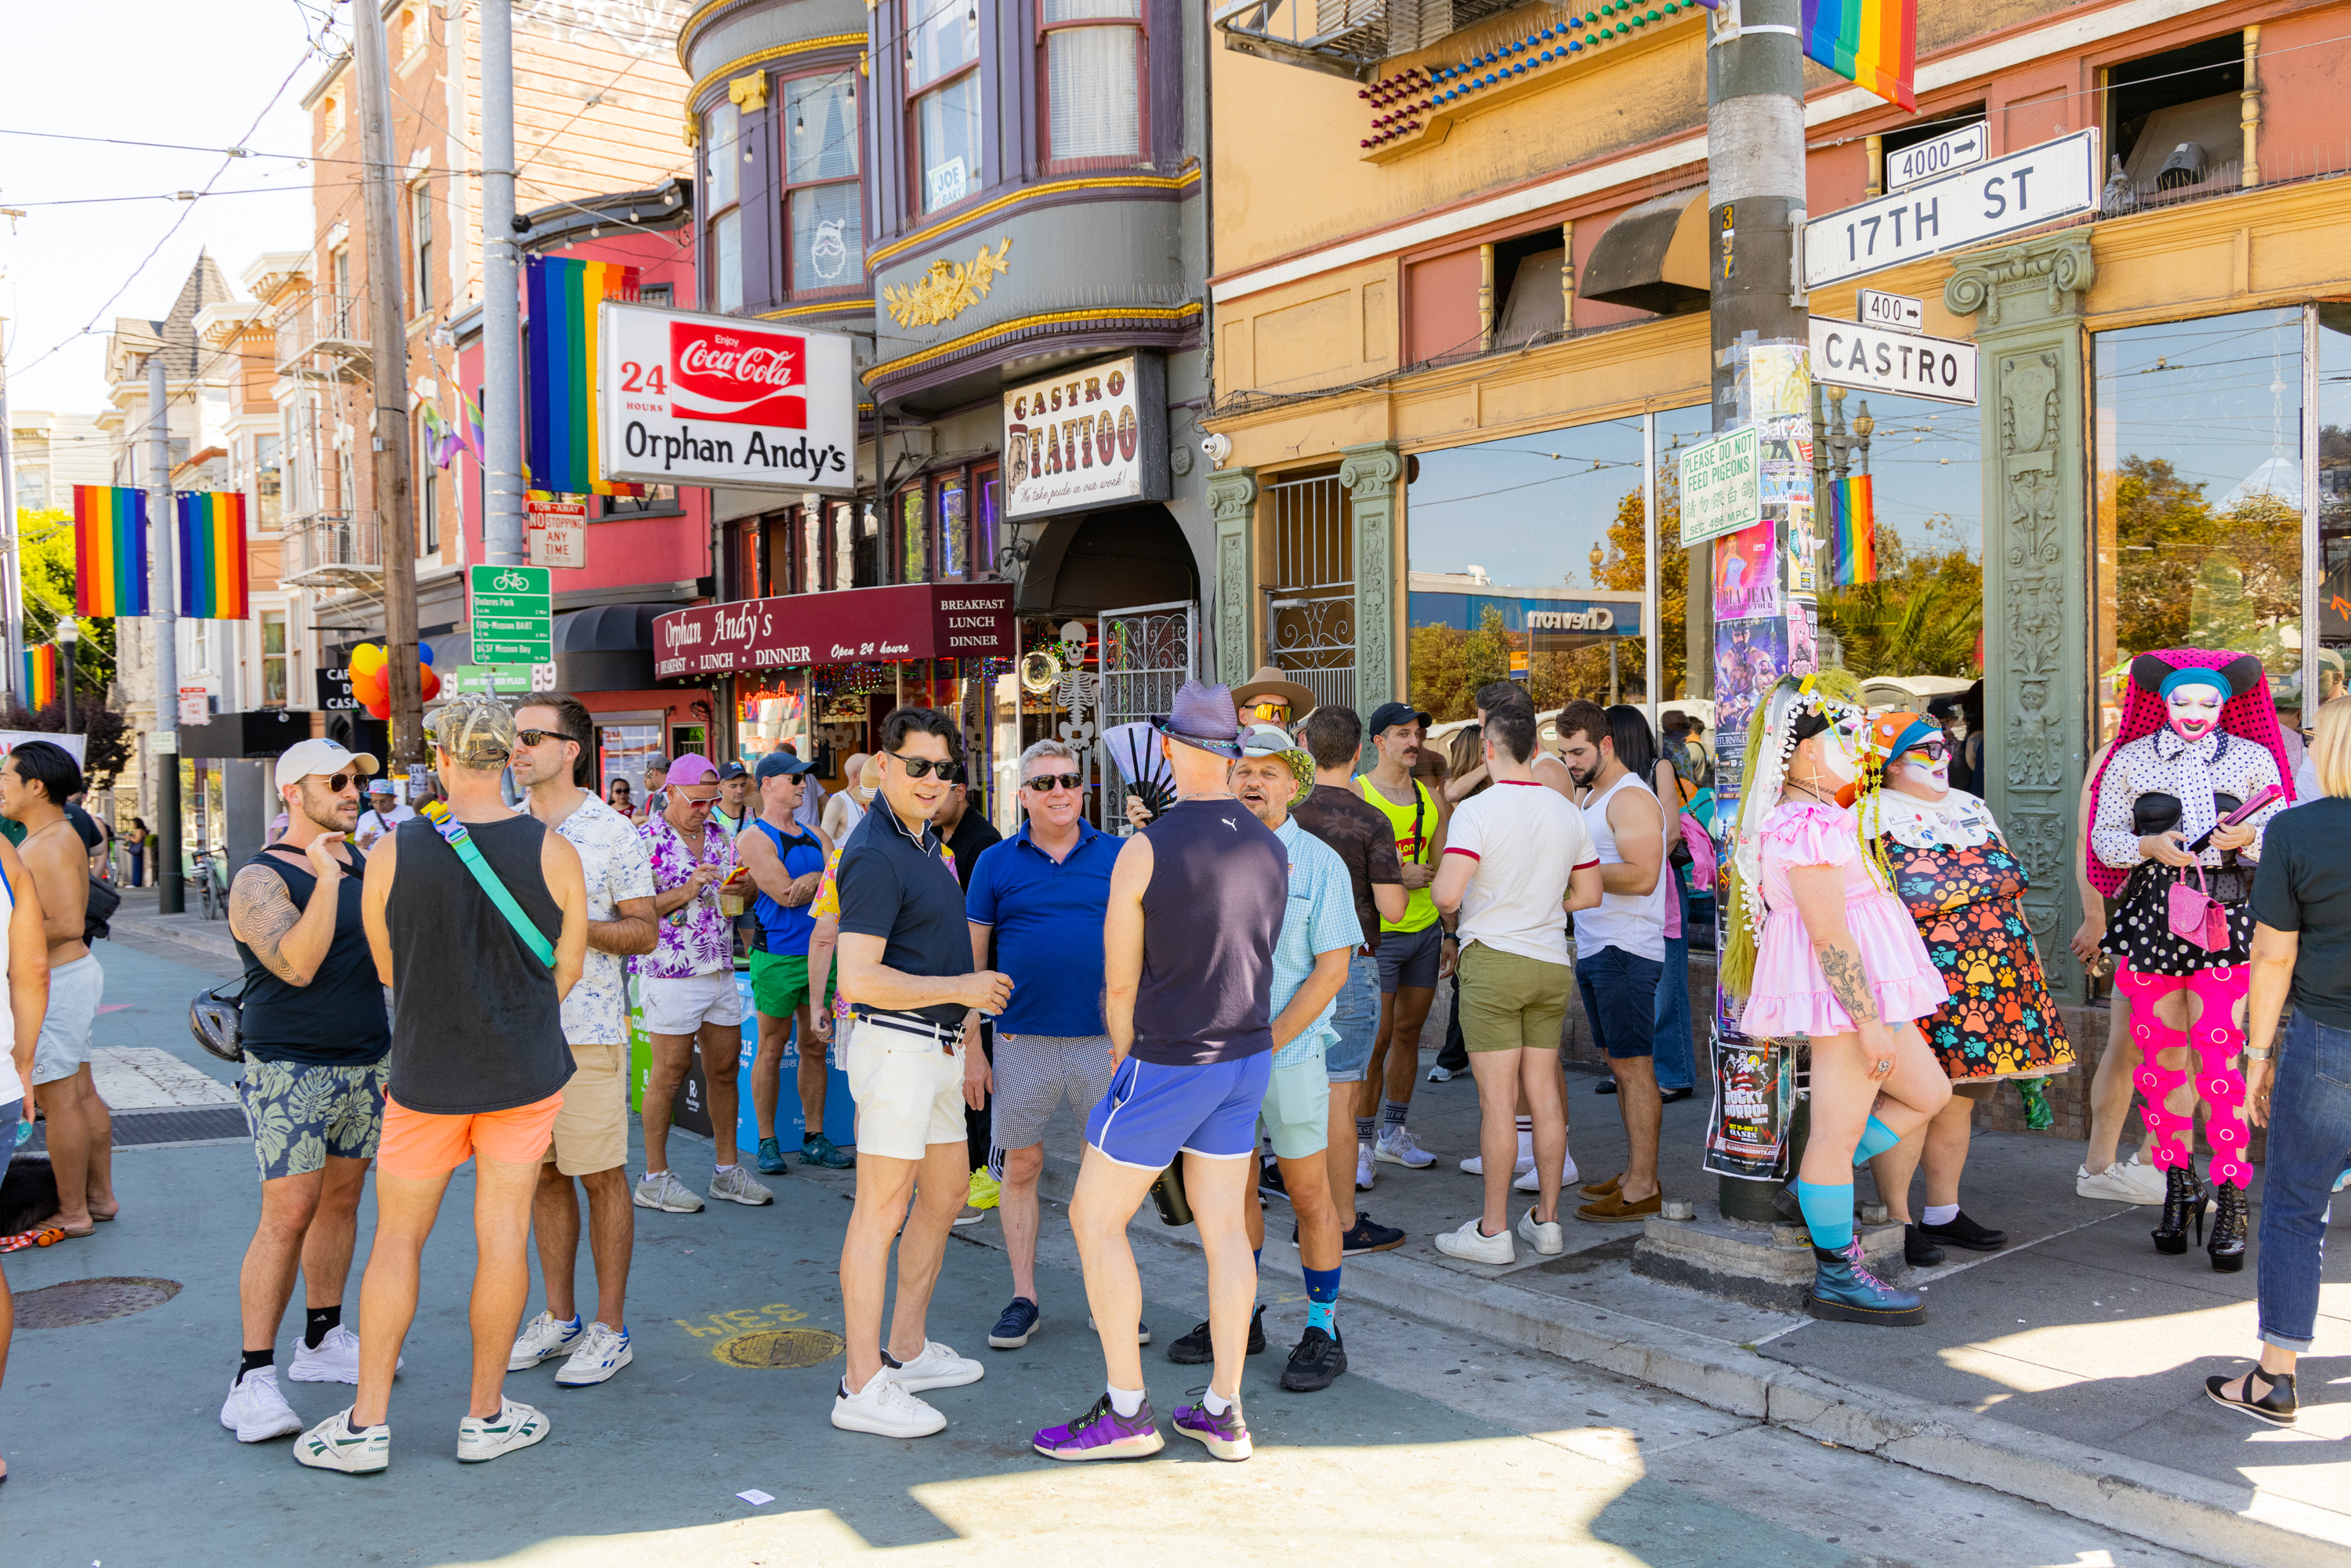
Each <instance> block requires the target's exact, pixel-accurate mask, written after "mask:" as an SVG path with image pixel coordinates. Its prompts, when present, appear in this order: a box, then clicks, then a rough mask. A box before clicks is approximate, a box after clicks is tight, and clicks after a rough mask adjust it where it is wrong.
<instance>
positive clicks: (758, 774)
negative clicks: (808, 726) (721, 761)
mask: <svg viewBox="0 0 2351 1568" xmlns="http://www.w3.org/2000/svg"><path fill="white" fill-rule="evenodd" d="M727 766H728V767H730V768H734V769H735V770H736V771H737V772H738V773H739V772H741V771H742V770H743V765H742V764H741V763H739V762H730V763H728V764H727ZM815 770H816V764H815V763H813V762H803V761H801V760H800V759H799V758H797V757H794V756H793V755H792V754H791V753H790V752H789V751H770V752H769V753H768V755H767V756H765V757H762V758H759V766H758V768H755V769H753V771H752V777H753V778H754V779H758V781H759V782H760V783H762V784H764V783H766V782H767V781H768V779H789V778H793V777H797V776H798V775H799V774H802V773H812V772H814V771H815ZM719 777H720V778H722V779H723V778H726V775H725V774H723V773H722V774H720V775H719Z"/></svg>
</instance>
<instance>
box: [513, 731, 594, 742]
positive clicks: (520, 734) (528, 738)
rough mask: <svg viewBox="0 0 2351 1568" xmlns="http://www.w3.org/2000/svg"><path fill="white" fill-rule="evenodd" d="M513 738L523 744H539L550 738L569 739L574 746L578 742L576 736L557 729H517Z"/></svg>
mask: <svg viewBox="0 0 2351 1568" xmlns="http://www.w3.org/2000/svg"><path fill="white" fill-rule="evenodd" d="M515 738H516V739H517V740H518V741H520V742H521V743H522V744H523V745H525V746H540V745H544V744H545V743H546V742H548V741H550V740H569V741H570V742H571V743H572V744H573V745H575V746H576V745H578V744H580V742H579V738H578V737H576V736H569V735H566V734H564V733H563V732H562V731H561V730H559V729H518V730H516V731H515Z"/></svg>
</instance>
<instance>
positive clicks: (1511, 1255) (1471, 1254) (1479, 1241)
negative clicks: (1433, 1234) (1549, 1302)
mask: <svg viewBox="0 0 2351 1568" xmlns="http://www.w3.org/2000/svg"><path fill="white" fill-rule="evenodd" d="M1562 1245H1564V1243H1562ZM1437 1250H1438V1251H1439V1252H1442V1253H1444V1254H1445V1255H1446V1256H1447V1258H1460V1259H1464V1260H1468V1261H1469V1262H1472V1263H1498V1264H1499V1263H1515V1262H1517V1261H1518V1260H1519V1249H1517V1248H1516V1247H1514V1246H1512V1245H1511V1244H1510V1232H1509V1231H1507V1230H1505V1231H1503V1232H1502V1233H1501V1234H1500V1235H1499V1236H1481V1235H1479V1232H1478V1222H1477V1221H1476V1220H1474V1219H1472V1220H1470V1221H1469V1222H1468V1223H1467V1224H1466V1225H1464V1226H1462V1227H1461V1228H1460V1229H1458V1230H1440V1231H1438V1232H1437Z"/></svg>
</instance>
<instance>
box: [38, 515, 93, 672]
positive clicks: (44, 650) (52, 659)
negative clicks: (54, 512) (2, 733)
mask: <svg viewBox="0 0 2351 1568" xmlns="http://www.w3.org/2000/svg"><path fill="white" fill-rule="evenodd" d="M93 487H95V486H93ZM56 701H57V648H56V646H55V645H54V644H51V643H35V644H34V645H33V646H32V647H30V648H27V649H26V650H25V706H26V707H28V708H31V709H32V710H33V711H34V712H35V713H38V712H40V711H41V710H42V709H43V708H45V707H47V706H49V705H50V704H51V703H53V702H56Z"/></svg>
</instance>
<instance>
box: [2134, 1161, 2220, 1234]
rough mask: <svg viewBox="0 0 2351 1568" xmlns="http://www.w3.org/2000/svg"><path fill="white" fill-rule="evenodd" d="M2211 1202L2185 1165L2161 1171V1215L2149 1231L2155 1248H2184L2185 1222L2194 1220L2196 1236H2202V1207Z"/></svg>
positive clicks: (2201, 1185)
mask: <svg viewBox="0 0 2351 1568" xmlns="http://www.w3.org/2000/svg"><path fill="white" fill-rule="evenodd" d="M2210 1201H2211V1197H2210V1194H2208V1193H2207V1192H2206V1191H2205V1190H2204V1184H2203V1183H2202V1182H2200V1181H2198V1180H2197V1179H2196V1173H2195V1172H2193V1171H2191V1170H2189V1168H2188V1167H2187V1166H2172V1167H2171V1168H2170V1169H2169V1170H2168V1171H2166V1172H2165V1173H2164V1178H2163V1218H2162V1220H2161V1221H2160V1222H2159V1223H2158V1225H2157V1226H2156V1228H2155V1229H2154V1230H2152V1231H2151V1232H2149V1234H2150V1235H2152V1236H2153V1237H2154V1238H2155V1249H2156V1250H2157V1251H2158V1252H2168V1253H2172V1254H2174V1255H2177V1254H2179V1253H2181V1252H2185V1251H2187V1250H2188V1222H2189V1219H2190V1218H2194V1220H2195V1221H2196V1239H2197V1240H2198V1241H2199V1242H2200V1241H2202V1240H2203V1239H2204V1206H2205V1205H2206V1204H2207V1203H2209V1202H2210Z"/></svg>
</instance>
